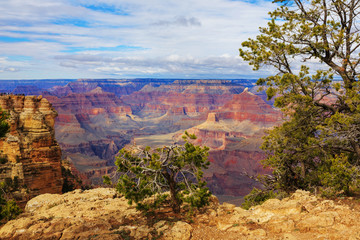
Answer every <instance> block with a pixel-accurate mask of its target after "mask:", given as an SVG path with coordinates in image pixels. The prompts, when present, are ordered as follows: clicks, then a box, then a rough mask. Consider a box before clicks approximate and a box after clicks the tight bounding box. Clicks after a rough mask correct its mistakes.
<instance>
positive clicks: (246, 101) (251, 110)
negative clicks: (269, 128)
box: [218, 90, 282, 124]
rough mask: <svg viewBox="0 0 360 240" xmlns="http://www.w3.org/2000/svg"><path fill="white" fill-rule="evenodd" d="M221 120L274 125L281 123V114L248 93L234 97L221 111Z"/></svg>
mask: <svg viewBox="0 0 360 240" xmlns="http://www.w3.org/2000/svg"><path fill="white" fill-rule="evenodd" d="M218 117H219V118H220V119H234V120H237V121H244V120H250V121H252V122H258V123H263V124H266V123H270V124H274V123H276V122H280V121H281V117H282V115H281V112H280V111H278V110H275V109H273V108H272V107H271V105H269V104H267V103H265V102H264V100H263V99H261V97H259V96H257V95H255V94H253V93H250V92H248V91H247V90H245V91H244V92H242V93H240V94H237V95H233V98H232V100H231V101H229V102H227V103H226V104H225V105H224V106H223V107H222V108H221V109H219V114H218Z"/></svg>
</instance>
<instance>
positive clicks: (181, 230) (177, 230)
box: [164, 221, 192, 240]
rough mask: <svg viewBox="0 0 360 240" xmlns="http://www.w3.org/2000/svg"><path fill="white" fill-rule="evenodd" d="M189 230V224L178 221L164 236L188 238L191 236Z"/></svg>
mask: <svg viewBox="0 0 360 240" xmlns="http://www.w3.org/2000/svg"><path fill="white" fill-rule="evenodd" d="M191 230H192V227H191V225H190V224H188V223H185V222H180V221H179V222H176V223H175V224H174V226H173V227H172V228H171V229H170V230H169V231H167V232H166V233H165V234H164V237H165V239H169V240H188V239H190V237H191Z"/></svg>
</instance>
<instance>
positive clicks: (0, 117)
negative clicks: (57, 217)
mask: <svg viewBox="0 0 360 240" xmlns="http://www.w3.org/2000/svg"><path fill="white" fill-rule="evenodd" d="M7 118H8V114H7V113H6V112H4V111H3V110H1V109H0V138H2V137H4V136H5V135H6V133H7V132H8V131H9V129H10V126H9V124H8V123H7V122H6V119H7ZM6 162H7V158H6V157H1V158H0V163H1V164H4V163H6ZM19 184H20V183H19V178H18V177H17V176H15V177H14V179H12V178H6V179H5V181H4V182H0V223H1V222H3V221H5V222H6V221H9V220H11V219H14V218H16V216H17V215H19V214H20V213H21V209H20V208H19V206H18V205H17V204H16V202H15V201H14V200H12V199H10V198H9V197H8V195H9V196H10V194H9V193H11V192H12V191H16V190H18V188H19V186H20V185H19Z"/></svg>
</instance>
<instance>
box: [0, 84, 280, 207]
mask: <svg viewBox="0 0 360 240" xmlns="http://www.w3.org/2000/svg"><path fill="white" fill-rule="evenodd" d="M2 82H5V83H4V84H2V86H3V88H4V89H3V90H2V92H5V93H11V94H20V95H22V94H24V95H42V97H43V98H44V99H47V101H49V102H50V103H51V104H52V106H53V108H54V109H55V110H56V111H57V113H58V116H57V117H56V119H55V137H56V140H57V141H58V143H59V146H60V147H61V150H62V159H63V162H66V163H68V165H69V166H70V167H71V170H72V172H73V173H74V174H76V175H77V176H78V177H79V178H81V179H82V181H83V183H84V184H88V185H91V184H93V185H101V183H102V178H101V177H102V176H103V175H112V174H113V173H114V172H115V171H116V167H115V165H114V158H115V155H116V154H117V153H118V151H119V150H120V149H121V148H123V147H125V146H126V145H133V144H136V145H139V146H143V147H144V146H151V147H157V146H165V145H170V144H176V143H180V142H181V136H182V134H183V133H184V131H188V132H189V133H194V134H195V135H196V136H197V140H196V141H195V143H196V144H199V145H206V146H208V147H209V148H210V155H209V160H210V162H211V165H210V168H209V169H207V170H206V171H205V179H206V181H207V182H208V186H209V188H210V190H211V191H212V192H213V194H215V195H217V196H218V197H219V198H220V200H222V199H224V200H227V201H231V200H232V199H234V197H235V199H236V198H237V197H241V196H244V195H246V194H247V193H248V192H249V191H250V190H251V189H252V188H253V186H255V185H256V184H257V183H256V182H255V181H254V180H252V179H251V178H249V175H251V176H256V175H258V174H262V173H267V172H269V170H268V169H264V168H263V167H262V166H261V164H260V160H261V159H262V158H264V153H263V152H262V151H261V150H260V149H259V146H260V144H261V137H262V136H263V135H264V132H265V131H266V129H269V128H271V127H273V126H275V125H277V124H279V123H280V122H281V121H282V115H281V112H280V111H279V110H277V109H274V108H273V107H272V105H271V103H270V102H266V99H265V94H264V93H263V92H258V91H257V88H256V86H255V84H254V81H252V80H244V79H243V80H174V79H130V80H129V79H123V80H114V79H103V80H98V79H97V80H94V79H78V80H58V81H56V80H42V81H41V82H39V81H38V82H34V81H26V80H23V81H13V82H11V81H2ZM39 86H41V88H40V87H39ZM5 109H6V107H5Z"/></svg>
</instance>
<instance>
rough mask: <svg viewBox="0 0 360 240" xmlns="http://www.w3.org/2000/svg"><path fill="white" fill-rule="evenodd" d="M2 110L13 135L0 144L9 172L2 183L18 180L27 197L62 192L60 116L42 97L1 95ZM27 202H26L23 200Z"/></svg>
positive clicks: (5, 165) (3, 174)
mask: <svg viewBox="0 0 360 240" xmlns="http://www.w3.org/2000/svg"><path fill="white" fill-rule="evenodd" d="M0 107H1V108H2V109H3V110H6V111H7V112H9V120H8V121H9V124H10V132H9V133H8V134H7V135H6V137H5V138H4V139H2V140H1V141H0V152H1V155H2V156H3V157H6V158H7V160H8V162H7V163H6V164H4V165H0V166H1V168H4V167H7V168H8V171H4V172H2V173H1V174H0V181H2V180H4V179H6V178H12V179H13V178H14V177H18V179H19V180H20V182H21V184H23V185H25V186H26V188H27V190H28V192H29V195H28V196H27V197H28V198H31V197H34V196H36V195H39V194H43V193H61V189H62V177H61V150H60V147H59V145H58V143H57V142H56V140H55V132H54V123H55V117H56V115H57V113H56V111H55V110H54V109H53V108H52V106H51V104H50V103H49V102H48V101H47V100H46V99H45V98H42V97H41V96H39V97H35V96H26V97H25V96H19V95H4V96H0ZM23 200H24V199H23Z"/></svg>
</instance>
